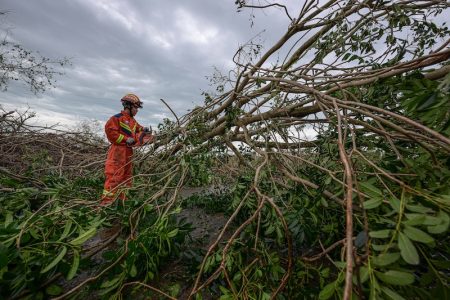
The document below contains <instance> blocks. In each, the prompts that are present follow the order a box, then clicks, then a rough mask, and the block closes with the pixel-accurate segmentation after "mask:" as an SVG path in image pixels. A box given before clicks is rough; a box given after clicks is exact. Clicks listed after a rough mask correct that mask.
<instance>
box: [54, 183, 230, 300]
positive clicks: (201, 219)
mask: <svg viewBox="0 0 450 300" xmlns="http://www.w3.org/2000/svg"><path fill="white" fill-rule="evenodd" d="M222 191H223V189H221V188H218V187H208V188H189V187H187V188H183V189H182V190H181V192H180V197H181V198H182V199H187V198H189V197H191V196H196V195H212V194H215V193H220V192H222ZM177 218H179V219H183V218H184V219H185V222H187V223H190V224H191V226H192V228H193V230H192V232H191V233H190V235H189V238H188V239H187V241H186V242H185V245H183V247H182V248H183V250H182V251H183V252H182V255H181V257H180V258H178V259H176V260H173V261H170V262H168V263H167V264H166V265H165V266H161V268H160V274H159V276H158V280H155V282H153V283H150V284H152V285H153V286H155V287H158V288H160V289H162V290H164V291H167V289H168V288H176V289H177V290H179V292H178V296H177V298H178V299H187V297H188V295H189V292H190V289H191V288H192V285H193V282H194V280H195V277H194V276H195V274H196V269H197V267H198V265H199V264H200V263H201V260H202V258H203V254H204V253H206V251H207V250H208V248H209V246H210V245H211V244H212V243H213V242H214V241H215V240H216V239H217V236H218V235H219V234H220V232H221V230H222V229H223V227H224V225H225V223H226V222H227V220H228V218H227V217H226V216H225V215H224V214H223V213H208V212H206V211H205V210H204V209H202V208H197V207H194V208H183V210H182V211H181V212H180V213H179V214H178V215H177ZM117 229H118V228H115V227H114V226H113V227H112V228H105V229H102V230H100V231H99V233H98V234H97V235H96V236H94V237H93V238H91V239H90V240H88V241H87V242H86V243H85V244H84V245H83V248H84V249H89V250H88V251H87V252H88V253H89V252H95V254H94V255H92V257H91V262H92V264H93V266H92V268H90V269H89V270H85V271H83V272H81V273H79V274H77V276H76V277H75V278H73V279H72V280H71V281H69V282H67V281H65V280H64V278H63V277H60V278H59V279H58V280H57V282H56V284H57V285H59V286H61V287H62V288H63V290H64V291H65V292H67V291H69V290H71V289H72V288H74V287H76V286H77V285H79V284H80V283H82V282H83V281H85V280H86V279H88V278H90V277H91V276H95V275H96V274H98V272H100V271H101V269H102V265H103V263H104V262H105V260H104V259H103V256H102V255H103V253H104V252H106V251H108V250H111V249H114V247H117V244H116V243H115V238H116V237H117V236H119V234H120V232H119V231H118V230H117ZM226 235H228V234H226ZM104 243H108V246H107V247H105V248H104V249H101V250H100V251H98V252H97V251H96V248H97V247H101V246H102V245H104ZM98 298H99V297H98V296H97V295H95V293H92V294H90V296H89V297H87V298H85V300H89V299H98ZM204 299H208V297H207V295H206V297H204Z"/></svg>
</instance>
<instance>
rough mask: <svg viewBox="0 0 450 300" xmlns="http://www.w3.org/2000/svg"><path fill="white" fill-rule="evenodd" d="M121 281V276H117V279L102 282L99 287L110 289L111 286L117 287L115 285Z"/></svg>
mask: <svg viewBox="0 0 450 300" xmlns="http://www.w3.org/2000/svg"><path fill="white" fill-rule="evenodd" d="M121 279H122V276H121V275H119V276H117V277H114V278H113V279H111V280H108V281H105V282H103V283H102V285H101V286H100V287H101V288H109V287H112V286H117V285H118V284H119V282H120V280H121Z"/></svg>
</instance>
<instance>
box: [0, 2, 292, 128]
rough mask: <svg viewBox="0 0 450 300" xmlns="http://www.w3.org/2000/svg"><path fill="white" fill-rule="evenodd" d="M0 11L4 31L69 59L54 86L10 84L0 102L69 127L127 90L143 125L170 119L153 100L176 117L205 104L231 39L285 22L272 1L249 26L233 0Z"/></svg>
mask: <svg viewBox="0 0 450 300" xmlns="http://www.w3.org/2000/svg"><path fill="white" fill-rule="evenodd" d="M299 9H300V8H297V9H295V10H294V11H295V12H296V13H297V10H299ZM0 10H1V11H7V12H8V14H7V15H6V17H4V18H3V20H2V22H1V23H0V27H1V29H2V31H1V32H0V33H1V34H2V38H5V37H7V38H8V39H9V40H13V41H16V42H18V43H20V44H21V45H22V46H24V47H25V48H26V49H29V50H32V51H38V52H39V53H40V54H41V55H42V56H45V57H49V58H63V57H68V58H70V59H71V62H72V66H69V67H66V68H65V75H63V76H59V77H57V83H56V88H54V89H51V90H48V91H47V92H45V93H44V94H41V95H38V96H35V95H34V94H33V93H31V91H30V90H29V87H27V86H24V85H19V84H10V86H9V88H8V91H6V92H0V104H1V105H2V106H3V107H4V108H6V109H8V110H9V109H15V108H19V109H23V108H25V107H26V106H27V105H28V106H29V107H30V108H31V110H33V111H35V112H37V115H38V120H39V121H40V122H41V123H47V124H52V123H55V122H60V123H61V124H66V125H69V126H70V125H73V124H76V123H78V122H80V121H83V120H84V121H86V120H88V121H93V120H99V121H100V122H101V123H103V122H105V121H106V120H107V119H108V118H109V117H110V116H111V115H113V114H115V113H117V112H118V111H120V109H121V105H120V101H119V100H120V98H121V97H122V96H123V95H124V94H126V93H129V92H133V93H135V94H137V95H138V96H140V97H141V99H142V100H143V102H144V109H142V110H141V111H140V112H139V114H138V115H137V117H136V119H137V120H138V121H139V122H140V123H141V124H142V125H144V126H146V125H153V126H154V125H156V124H158V123H159V122H161V121H162V118H164V117H169V118H172V116H171V113H170V111H169V110H168V109H167V108H166V107H165V106H164V105H163V104H162V102H161V101H160V100H159V99H160V98H163V99H165V100H166V101H167V102H168V103H169V105H171V107H172V108H173V109H174V110H175V111H176V112H177V114H180V115H182V114H184V113H186V112H187V110H188V109H191V108H193V107H194V106H195V105H201V104H202V103H203V97H202V95H201V92H202V91H207V90H210V89H212V88H211V87H210V86H209V81H208V79H207V78H206V76H210V75H211V74H212V73H213V72H214V68H213V67H217V68H218V69H219V70H221V71H222V72H224V73H226V72H227V71H228V70H229V69H230V68H232V66H233V64H232V57H233V55H234V53H235V52H236V50H237V49H238V47H239V46H240V45H242V44H243V43H245V42H247V41H248V40H249V39H251V38H252V37H254V36H255V35H257V34H258V33H260V32H261V31H262V30H264V29H267V30H266V31H265V32H264V33H262V35H261V39H262V42H264V44H265V45H266V47H269V46H270V45H271V44H272V43H273V41H274V40H275V39H276V38H278V37H280V36H281V35H282V34H283V33H284V31H285V29H286V27H287V26H288V21H289V20H288V19H287V18H286V16H285V15H284V14H283V13H281V12H280V11H279V10H278V11H277V9H270V10H268V11H265V12H264V14H261V13H258V15H257V18H256V19H255V20H254V21H255V23H254V25H253V26H251V22H250V18H251V17H250V11H243V12H240V13H238V12H237V9H236V6H235V4H234V1H232V0H214V1H212V0H170V1H167V0H152V1H147V0H134V1H132V0H128V1H127V0H35V1H25V0H2V1H1V4H0ZM5 29H7V32H6V31H5Z"/></svg>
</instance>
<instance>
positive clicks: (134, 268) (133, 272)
mask: <svg viewBox="0 0 450 300" xmlns="http://www.w3.org/2000/svg"><path fill="white" fill-rule="evenodd" d="M136 275H137V269H136V265H135V264H133V265H132V266H131V270H130V276H131V277H136Z"/></svg>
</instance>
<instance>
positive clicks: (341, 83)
mask: <svg viewBox="0 0 450 300" xmlns="http://www.w3.org/2000/svg"><path fill="white" fill-rule="evenodd" d="M236 4H237V6H238V7H239V9H242V10H243V11H246V10H245V9H246V8H249V9H279V10H280V12H281V13H283V14H286V18H287V19H289V22H290V24H289V26H288V28H287V31H286V32H285V33H284V34H283V35H282V36H281V38H280V39H279V41H278V42H276V43H275V44H274V45H273V46H272V47H271V48H269V49H268V50H267V51H266V52H261V51H262V47H261V46H260V45H256V44H254V43H252V42H250V43H249V44H246V45H243V46H242V47H240V49H239V50H238V51H237V53H236V55H235V56H234V62H235V64H236V67H235V69H234V70H233V72H230V74H233V76H232V77H223V76H217V77H216V78H219V79H220V80H219V81H218V82H217V90H216V91H217V92H218V93H217V95H216V94H212V93H205V104H204V106H202V107H196V108H195V109H193V110H192V111H191V112H190V113H189V114H187V115H185V116H182V117H178V116H176V115H175V114H174V120H175V121H170V120H165V122H164V123H162V124H160V126H159V136H158V141H157V142H156V143H155V144H154V145H153V146H150V147H149V149H146V150H145V151H142V152H141V153H139V154H138V155H137V156H136V165H137V167H138V172H137V174H138V175H136V176H135V182H136V185H135V188H134V189H133V191H132V192H133V193H134V194H133V195H134V198H133V199H135V200H134V201H130V202H128V203H127V205H128V206H126V208H125V209H124V210H122V211H120V213H118V214H119V215H120V218H122V220H123V223H124V224H127V226H128V231H127V233H128V235H127V237H126V238H124V240H123V243H122V244H121V245H120V248H119V249H118V250H117V251H115V252H114V255H113V254H111V255H110V258H109V260H108V262H107V263H106V264H105V265H104V267H103V268H102V269H101V270H99V271H98V272H97V273H96V274H95V275H94V276H92V277H90V278H88V279H86V280H84V281H83V282H81V283H79V284H78V285H77V286H75V287H73V288H72V289H70V290H68V291H65V293H63V294H62V295H60V296H59V297H60V298H63V297H67V296H69V295H72V294H74V293H77V292H80V291H83V288H84V287H86V286H88V285H92V286H95V285H96V284H97V286H98V287H100V290H101V291H102V292H101V293H103V294H104V295H114V296H116V297H121V295H122V294H123V293H124V292H125V291H126V290H127V289H128V292H130V293H132V292H136V291H139V290H149V291H150V292H152V293H159V294H160V295H164V296H166V297H169V298H170V297H174V296H173V295H168V294H167V293H166V292H163V291H162V290H160V289H158V288H157V287H156V286H155V284H156V282H155V276H156V275H155V274H157V272H158V269H159V268H160V267H161V264H162V262H163V261H164V260H163V257H167V256H168V255H169V254H170V253H172V252H173V251H172V249H173V247H175V246H174V245H175V244H176V243H175V240H176V239H177V238H179V239H180V240H181V239H182V238H184V236H183V235H182V234H181V232H182V230H177V229H178V228H183V227H182V226H181V225H180V226H179V224H178V225H177V223H176V222H175V221H173V220H172V219H173V218H172V217H174V215H176V211H177V209H178V207H179V205H182V203H180V197H179V193H180V190H181V188H182V187H183V186H184V185H186V184H187V183H189V182H190V183H191V184H192V183H193V182H195V183H196V184H197V185H206V186H207V185H209V184H211V182H212V181H215V180H216V181H218V180H222V181H221V182H219V183H220V184H222V185H228V186H229V196H230V197H229V199H230V200H229V201H230V202H229V211H228V215H229V221H228V222H227V224H226V225H225V227H224V228H223V230H222V232H220V233H219V234H218V235H217V239H216V241H215V242H214V243H212V244H211V245H210V247H209V249H208V251H207V252H206V253H205V255H204V257H203V259H202V261H201V263H200V267H199V270H198V272H197V274H196V276H195V279H193V280H192V281H193V284H192V286H191V287H190V289H189V291H188V292H187V294H185V295H186V297H189V298H197V299H198V298H201V297H202V296H204V297H206V296H208V295H209V294H212V297H220V298H221V299H236V298H238V299H240V298H244V299H246V298H258V299H267V298H273V299H286V298H289V299H299V298H308V297H312V298H317V297H319V298H320V299H328V298H331V297H338V298H340V297H343V298H344V299H350V298H351V297H352V295H355V296H356V297H358V298H370V299H376V298H380V297H384V298H393V299H402V298H413V297H419V298H423V299H430V298H445V297H448V292H449V291H448V275H447V274H448V266H447V263H446V261H447V257H448V255H449V249H448V234H447V233H448V226H449V222H450V219H449V216H448V212H449V201H450V198H449V196H448V195H449V194H450V187H449V185H448V182H449V180H450V170H449V152H450V139H449V135H450V113H449V111H450V110H449V101H448V95H449V88H450V77H449V75H448V74H449V68H448V59H449V57H450V50H449V49H448V43H449V40H448V36H449V35H448V34H449V31H448V29H447V28H446V27H444V26H438V25H436V24H434V23H433V22H431V21H429V20H430V19H431V18H432V17H433V16H436V15H439V14H441V13H443V12H448V3H446V2H443V1H432V0H424V1H396V2H395V3H393V2H386V1H339V0H336V1H327V2H324V3H322V2H319V1H305V2H304V4H303V6H302V7H299V8H298V11H297V12H296V16H295V17H292V16H293V15H294V14H293V12H292V11H290V10H288V9H287V8H286V7H284V6H283V5H281V4H278V3H270V4H268V5H264V6H261V5H255V4H254V3H251V2H249V1H237V3H236ZM149 158H151V159H149ZM236 162H238V164H237V163H236ZM220 172H221V173H220ZM218 174H223V176H220V177H218V176H217V175H218ZM86 213H88V212H86ZM109 213H112V214H116V212H114V211H106V212H104V214H109ZM88 214H90V213H88ZM106 218H107V217H106ZM171 220H172V221H173V222H175V223H172V221H171ZM99 224H100V223H99V221H98V220H95V219H93V220H92V221H90V223H88V224H87V225H85V226H81V229H80V231H75V232H74V233H73V235H72V238H74V239H75V241H78V240H76V239H77V237H76V233H79V237H78V238H80V237H83V233H84V232H89V230H91V228H94V230H93V231H92V232H94V231H95V228H97V227H98V226H99ZM177 226H179V227H177ZM22 228H29V226H28V227H24V226H22ZM22 231H23V230H22ZM10 239H11V238H10ZM17 239H18V237H17V235H16V236H13V238H12V239H11V241H15V242H16V244H17ZM19 240H20V237H19ZM162 240H164V241H165V242H161V241H162ZM72 242H73V240H72ZM19 244H20V243H19ZM75 244H77V243H75ZM11 245H12V244H11ZM155 245H156V246H155ZM9 246H10V245H9ZM72 246H73V247H72V248H73V250H68V249H67V248H66V250H65V251H64V253H63V254H62V255H58V253H59V254H61V253H62V252H61V251H63V250H62V249H64V248H62V246H61V245H55V246H54V247H53V248H52V251H54V253H55V255H54V256H56V257H57V258H60V260H59V261H61V262H63V261H65V260H66V259H67V258H68V257H70V258H72V257H76V256H74V255H72V256H69V254H66V253H76V252H75V251H79V249H78V248H76V247H75V246H78V245H73V243H72ZM17 247H18V246H17ZM171 247H172V248H171ZM71 251H72V252H71ZM156 253H158V254H156ZM64 257H66V258H64ZM50 262H51V261H50ZM144 262H145V263H144ZM50 266H52V265H51V264H50ZM55 266H56V264H55V265H53V266H52V267H55ZM42 268H44V267H42ZM47 268H48V265H47ZM47 268H45V269H44V270H47ZM50 269H51V268H50ZM56 269H58V268H56ZM60 269H61V270H63V269H64V268H63V267H61V268H60ZM44 273H45V272H44ZM152 295H155V294H152Z"/></svg>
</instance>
